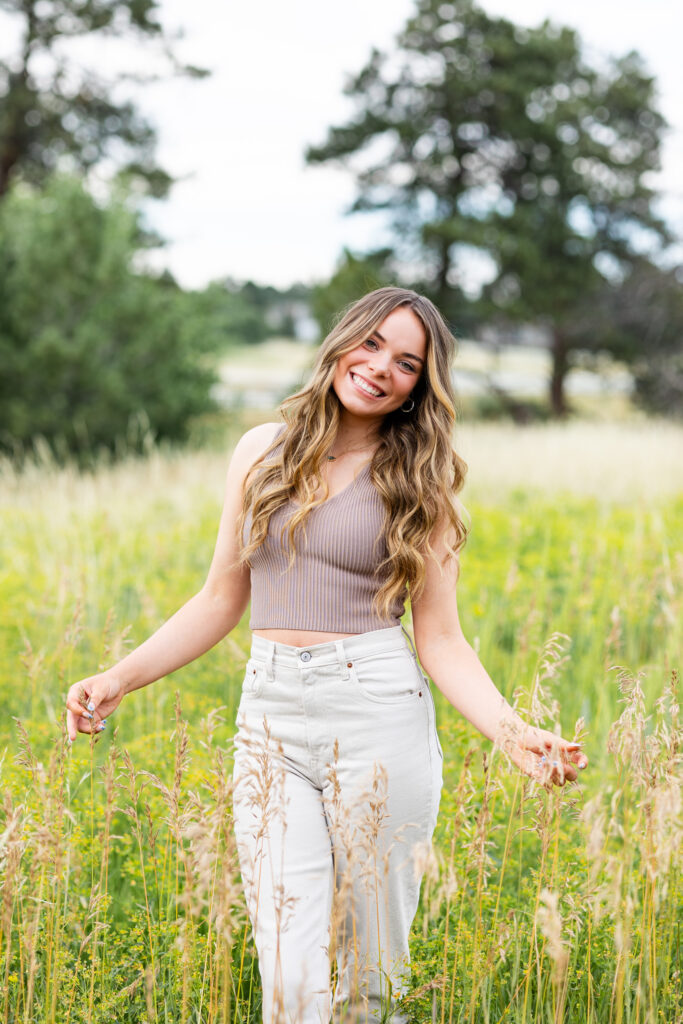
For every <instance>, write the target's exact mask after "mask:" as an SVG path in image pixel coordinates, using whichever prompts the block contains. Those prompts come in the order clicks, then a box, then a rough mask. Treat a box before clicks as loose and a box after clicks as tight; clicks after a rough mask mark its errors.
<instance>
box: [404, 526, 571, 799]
mask: <svg viewBox="0 0 683 1024" xmlns="http://www.w3.org/2000/svg"><path fill="white" fill-rule="evenodd" d="M432 547H433V548H434V556H435V557H428V558H427V570H426V580H425V587H424V590H423V591H422V593H421V594H420V595H419V597H416V598H415V599H414V600H413V602H412V610H413V625H414V628H415V643H416V646H417V652H418V656H419V658H420V661H421V662H422V665H423V667H424V669H425V671H426V672H427V674H428V675H429V676H430V677H431V678H432V679H433V680H434V682H435V683H436V685H437V686H438V688H439V689H440V690H441V692H442V693H443V695H444V696H445V697H446V700H448V702H449V703H450V704H452V705H453V707H454V708H456V709H457V710H458V711H460V713H461V714H463V715H464V716H465V718H466V719H467V720H468V721H469V722H471V723H472V725H473V726H474V727H475V728H476V729H478V730H479V732H480V733H482V735H484V736H486V738H487V739H490V740H493V741H494V742H496V743H498V744H499V745H500V746H502V747H503V748H504V749H505V750H506V751H507V752H508V754H509V755H510V757H511V759H512V760H513V761H514V763H515V764H516V765H517V766H518V767H519V768H521V769H522V771H524V772H526V773H527V774H529V775H537V776H538V775H541V776H542V777H544V778H545V779H547V780H548V781H553V782H559V783H563V782H564V781H565V780H566V779H569V780H571V781H573V780H574V779H576V768H575V765H576V766H578V767H579V768H585V767H586V765H587V763H588V759H587V758H586V755H585V754H584V753H583V752H582V751H581V750H580V746H579V744H578V743H569V742H567V741H566V740H564V739H562V737H560V736H555V735H554V734H553V733H551V732H548V731H547V730H545V729H538V728H535V727H534V726H530V725H528V724H527V723H526V722H524V721H523V719H522V718H520V716H519V715H518V714H517V713H516V711H514V709H513V708H512V707H511V706H510V704H508V702H507V701H506V700H505V698H504V697H503V695H502V694H501V693H500V691H499V690H498V689H497V688H496V687H495V685H494V683H493V681H492V680H491V678H490V676H489V675H488V673H487V672H486V669H485V668H484V666H483V665H482V663H481V662H480V661H479V658H478V657H477V655H476V654H475V652H474V650H473V649H472V647H471V646H470V644H469V643H468V642H467V640H466V639H465V636H464V635H463V632H462V628H461V626H460V620H459V618H458V607H457V598H456V584H457V575H458V564H457V561H456V559H454V558H449V559H448V561H447V562H446V564H445V565H443V566H442V565H441V563H442V562H443V558H444V555H445V553H446V547H445V544H444V541H443V534H442V533H441V534H438V533H437V536H436V537H435V538H434V540H433V542H432ZM551 752H552V753H551ZM541 758H545V760H544V761H541ZM550 761H553V762H554V764H550ZM558 762H559V763H558ZM546 763H547V764H548V768H547V769H544V768H543V765H545V764H546Z"/></svg>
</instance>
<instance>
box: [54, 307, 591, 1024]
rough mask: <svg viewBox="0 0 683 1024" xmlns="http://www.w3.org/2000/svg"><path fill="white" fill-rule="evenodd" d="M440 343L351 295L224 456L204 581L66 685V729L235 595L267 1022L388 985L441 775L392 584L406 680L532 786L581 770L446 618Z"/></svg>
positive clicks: (377, 1015) (180, 651)
mask: <svg viewBox="0 0 683 1024" xmlns="http://www.w3.org/2000/svg"><path fill="white" fill-rule="evenodd" d="M453 349H454V339H453V337H452V335H451V333H450V332H449V330H448V328H447V326H446V324H445V322H444V320H443V318H442V317H441V315H440V314H439V312H438V311H437V309H436V308H435V307H434V306H433V305H432V303H431V302H429V301H428V300H427V299H426V298H424V297H422V296H420V295H418V294H416V293H415V292H412V291H408V290H405V289H402V288H381V289H379V290H378V291H375V292H371V293H370V294H369V295H366V296H365V297H364V298H362V299H361V300H360V301H358V302H356V303H355V304H354V305H353V306H352V307H351V308H350V309H349V310H348V311H347V312H346V313H345V315H344V316H343V317H342V318H341V319H340V321H339V322H338V324H337V326H336V327H335V328H334V329H333V330H332V332H331V333H330V334H329V335H328V337H327V338H326V339H325V341H324V342H323V344H322V346H321V348H320V351H319V355H318V359H317V362H316V364H315V368H314V371H313V375H312V378H311V380H310V383H309V384H308V385H307V386H306V387H304V388H303V390H302V391H300V392H299V393H298V394H296V395H294V396H293V397H291V398H289V399H287V400H286V401H285V403H284V404H283V407H282V409H283V414H284V421H285V422H284V425H282V424H275V423H269V424H265V425H263V426H261V427H257V428H255V429H253V430H250V431H248V432H247V433H246V434H245V435H244V436H243V437H242V439H241V440H240V442H239V443H238V445H237V447H236V449H235V452H234V455H233V458H232V461H231V464H230V468H229V471H228V478H227V488H226V493H225V504H224V508H223V514H222V518H221V522H220V528H219V532H218V540H217V543H216V548H215V552H214V556H213V561H212V563H211V567H210V569H209V573H208V577H207V580H206V583H205V584H204V586H203V587H202V589H201V590H200V591H199V593H198V594H196V595H195V596H194V597H192V598H191V599H190V600H189V601H188V602H187V603H186V604H185V605H183V607H182V608H181V609H180V610H179V611H178V612H177V613H176V614H175V615H174V616H173V617H172V618H171V619H169V621H168V622H166V623H165V624H164V625H163V626H162V627H161V628H160V629H159V630H158V631H157V632H156V633H155V634H154V635H153V636H152V637H150V638H149V639H148V640H147V641H145V643H143V644H142V645H141V646H140V647H138V648H137V649H136V650H135V651H133V652H132V653H130V654H129V655H127V656H126V657H125V658H124V659H123V660H122V661H121V662H119V664H117V665H115V666H114V667H113V668H110V669H108V670H107V671H105V672H103V673H101V674H99V675H96V676H91V677H90V678H87V679H84V680H82V681H81V682H80V683H76V684H74V685H73V686H72V687H71V689H70V690H69V694H68V698H67V717H68V730H69V736H70V737H71V739H72V740H73V739H75V737H76V735H77V733H78V732H83V733H90V732H94V731H98V730H100V729H102V728H103V727H104V719H105V718H106V717H107V715H109V714H111V712H112V711H113V710H114V709H115V708H116V707H117V705H118V704H119V703H120V701H121V700H122V698H123V697H124V696H125V695H126V694H129V693H132V692H133V691H134V690H136V689H139V688H140V687H142V686H146V685H147V684H148V683H151V682H153V681H154V680H156V679H159V678H160V677H161V676H164V675H168V674H169V673H170V672H173V671H174V670H175V669H177V668H179V667H180V666H181V665H185V664H187V662H189V661H192V660H193V659H194V658H197V657H199V656H200V655H201V654H203V653H204V652H205V651H207V650H208V649H209V648H210V647H213V645H214V644H216V643H217V642H218V641H219V640H220V639H222V638H223V637H224V636H225V635H226V634H227V633H229V632H230V630H231V629H233V628H234V626H235V625H236V624H237V623H238V622H239V620H240V618H241V616H242V614H243V613H244V611H245V609H246V607H247V604H248V602H249V600H250V598H251V619H250V626H251V629H252V632H253V647H252V651H251V658H250V659H249V662H248V664H247V669H246V675H245V680H244V684H243V690H242V697H241V701H240V707H239V712H238V730H237V734H236V738H235V795H234V812H235V829H236V835H237V841H238V849H239V851H240V865H241V870H242V876H243V881H244V885H245V890H246V895H247V904H248V908H249V914H250V918H251V921H252V926H253V931H254V936H255V941H256V946H257V950H258V954H259V967H260V971H261V977H262V983H263V1019H264V1024H271V1022H275V1021H286V1022H288V1024H325V1022H326V1021H328V1020H329V1018H330V1015H331V1013H332V1012H333V1011H334V1012H335V1015H336V1016H338V1015H339V1014H340V1013H342V1012H343V1010H344V1009H345V1008H350V1010H351V1011H352V1019H354V1020H359V1019H370V1020H380V1019H382V1015H383V1014H385V1013H386V1012H387V1011H391V1009H392V1006H393V1002H394V1000H395V999H396V997H397V996H399V995H400V994H401V992H402V991H404V989H405V984H406V981H407V977H408V934H409V930H410V925H411V922H412V920H413V917H414V914H415V911H416V908H417V901H418V895H419V885H420V870H419V863H420V860H421V852H420V851H422V850H423V849H424V847H425V846H426V845H427V844H428V843H429V841H430V839H431V835H432V832H433V829H434V825H435V821H436V814H437V808H438V803H439V793H440V789H441V782H442V775H441V765H442V755H441V750H440V747H439V741H438V738H437V735H436V729H435V722H434V705H433V701H432V698H431V694H430V691H429V686H428V683H427V681H426V679H425V677H424V676H423V675H422V672H421V670H420V668H419V666H418V663H417V659H416V657H415V653H414V651H413V649H412V645H410V644H409V643H408V642H406V638H405V636H404V633H403V632H402V627H401V625H400V619H401V615H402V613H403V610H404V602H405V599H406V596H407V595H408V594H409V595H410V600H411V606H412V614H413V624H414V631H415V642H416V646H417V654H418V655H419V659H420V662H421V663H422V666H423V667H424V669H425V672H426V673H427V675H429V676H430V677H431V679H432V680H433V681H434V683H435V684H436V685H437V686H438V687H439V689H440V690H441V692H442V693H443V694H444V695H445V697H446V698H447V700H448V701H449V702H450V703H451V704H452V705H453V706H454V707H455V708H456V709H457V710H458V711H460V712H461V713H462V714H463V715H464V716H465V717H466V718H467V719H468V720H469V721H470V722H471V723H472V724H473V725H474V726H475V727H476V728H477V729H478V730H479V731H480V732H481V733H483V735H484V736H485V737H487V738H488V739H491V740H493V741H496V742H498V743H499V744H500V745H502V746H503V747H504V748H505V750H506V751H507V752H508V754H509V756H510V757H511V759H512V761H513V762H514V763H515V764H516V765H517V766H518V767H519V768H520V769H521V770H522V771H524V772H526V773H527V774H529V775H537V776H538V777H539V778H540V779H541V780H542V781H545V782H553V783H557V784H560V785H562V784H563V783H564V782H565V780H574V779H576V776H577V771H576V769H577V767H578V768H584V767H585V766H586V764H587V759H586V757H585V754H583V752H582V751H581V750H580V747H579V745H578V744H576V743H569V742H567V741H566V740H563V739H562V738H561V737H557V736H555V735H554V734H552V733H549V732H546V731H545V730H542V729H537V728H532V727H529V726H527V725H525V723H524V722H523V721H522V720H521V719H520V718H519V716H518V715H517V714H516V713H515V712H514V711H513V709H512V708H511V707H510V705H509V704H508V703H507V702H506V701H505V700H504V699H503V697H502V696H501V694H500V693H499V691H498V690H497V689H496V687H495V686H494V684H493V682H492V681H491V679H490V678H489V676H488V675H487V673H486V671H485V670H484V668H483V666H482V665H481V663H480V661H479V659H478V658H477V656H476V654H475V653H474V651H473V650H472V648H471V647H470V645H469V644H468V643H467V641H466V639H465V637H464V636H463V634H462V631H461V628H460V625H459V622H458V612H457V607H456V581H457V577H458V557H457V553H458V550H459V548H460V547H461V546H462V544H463V542H464V539H465V527H464V525H463V522H462V519H461V515H460V512H459V508H458V505H457V503H456V499H455V495H456V492H457V491H458V490H459V488H460V487H461V485H462V482H463V477H464V470H465V467H464V464H463V463H462V461H461V460H460V458H459V457H458V456H457V455H456V454H455V452H454V451H453V449H452V445H451V434H452V428H453V423H454V418H455V416H454V409H453V394H452V388H451V381H450V369H449V368H450V361H451V358H452V355H453ZM331 953H332V954H333V955H336V957H337V984H336V989H335V992H334V993H332V992H331V984H330V954H331ZM394 1019H396V1018H394Z"/></svg>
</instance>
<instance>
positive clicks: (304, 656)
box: [299, 651, 311, 661]
mask: <svg viewBox="0 0 683 1024" xmlns="http://www.w3.org/2000/svg"><path fill="white" fill-rule="evenodd" d="M299 657H300V658H301V660H302V661H310V660H311V652H310V651H302V652H301V654H300V655H299Z"/></svg>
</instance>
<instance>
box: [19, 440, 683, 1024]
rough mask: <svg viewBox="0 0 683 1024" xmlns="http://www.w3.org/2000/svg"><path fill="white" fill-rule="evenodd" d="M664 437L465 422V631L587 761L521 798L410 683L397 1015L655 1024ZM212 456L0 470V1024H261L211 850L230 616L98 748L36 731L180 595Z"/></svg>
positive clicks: (677, 607)
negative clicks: (410, 841) (407, 909)
mask: <svg viewBox="0 0 683 1024" xmlns="http://www.w3.org/2000/svg"><path fill="white" fill-rule="evenodd" d="M682 440H683V429H681V428H676V427H672V426H667V425H666V424H659V425H657V424H651V423H647V422H645V421H643V422H642V423H640V422H635V423H631V424H622V425H621V426H608V425H600V424H585V423H576V424H568V425H565V426H563V427H555V426H539V427H534V428H524V429H515V428H511V427H501V426H489V427H481V428H479V427H477V426H476V425H473V426H472V427H469V428H464V429H463V432H462V446H463V451H464V454H465V457H466V459H467V461H468V462H469V464H470V482H469V483H468V485H467V488H466V490H465V492H464V496H463V500H464V503H465V506H466V508H467V512H468V516H469V519H470V536H469V539H468V543H467V546H466V549H465V551H464V553H463V556H462V568H461V579H460V583H459V606H460V609H461V618H462V622H463V626H464V628H465V631H466V634H467V636H468V638H469V639H470V641H471V642H472V643H473V645H474V646H475V648H476V649H477V651H478V652H479V655H480V657H481V659H482V661H483V663H484V664H485V666H486V667H487V669H488V670H489V672H490V674H491V675H492V677H493V679H494V680H495V681H496V683H497V685H498V687H499V688H500V689H501V691H502V692H503V693H504V694H505V695H506V696H507V697H508V699H509V700H511V701H514V702H516V704H517V705H518V707H519V708H520V709H522V710H523V712H524V714H525V715H526V717H527V718H528V720H529V721H533V722H536V723H539V724H543V725H544V726H545V727H546V728H550V729H553V728H555V727H557V728H559V729H561V731H562V733H563V735H565V736H570V737H571V736H574V735H575V736H577V737H579V738H581V739H582V741H583V742H584V745H585V750H586V752H587V754H588V757H589V759H590V764H589V767H588V769H587V770H586V771H585V772H584V773H582V774H581V775H580V777H579V779H578V781H577V783H576V784H573V785H567V786H565V787H564V788H557V787H556V788H553V789H547V788H545V787H544V786H543V785H541V784H539V783H538V782H536V781H532V780H530V779H527V778H526V777H525V776H522V775H520V774H519V773H518V772H517V771H516V770H515V769H514V768H512V767H511V766H510V765H509V764H508V763H507V762H506V759H505V757H504V755H503V754H502V753H501V752H500V751H497V750H493V749H492V747H491V745H490V744H489V743H488V742H487V741H485V740H483V739H482V738H481V737H480V736H479V735H478V734H477V733H476V732H475V730H474V729H473V728H472V727H471V726H469V724H468V723H467V722H466V721H464V720H463V719H462V718H461V717H460V716H459V715H458V714H457V712H455V710H454V709H452V708H449V706H448V705H447V704H446V702H445V701H444V700H443V699H441V698H440V697H439V695H438V694H436V702H437V715H438V719H439V731H440V736H441V743H442V746H443V749H444V758H445V764H444V775H445V785H444V791H443V794H442V803H441V813H440V819H439V825H438V829H437V834H436V837H435V844H434V849H433V850H432V851H431V852H430V853H429V854H427V853H425V859H426V874H425V881H424V883H423V888H422V897H421V904H420V909H419V912H418V917H417V920H416V922H415V927H414V930H413V937H412V948H413V987H412V991H411V992H410V993H409V994H408V996H407V997H406V998H405V999H404V1000H403V1003H402V1008H403V1010H404V1012H406V1013H407V1014H409V1015H410V1018H411V1019H412V1020H414V1021H416V1022H418V1021H419V1022H428V1021H434V1022H445V1021H448V1022H449V1024H450V1022H471V1024H475V1022H476V1024H494V1022H495V1024H503V1022H505V1024H508V1022H509V1024H512V1022H514V1024H531V1022H534V1024H559V1022H566V1024H578V1022H584V1024H622V1022H623V1024H637V1022H643V1024H655V1022H666V1024H683V980H682V978H681V971H682V969H683V951H682V949H681V943H682V940H683V936H682V935H681V927H682V924H683V878H682V875H681V869H682V867H683V841H682V840H683V799H682V789H681V783H682V780H683V769H682V764H681V751H682V749H683V747H682V740H683V731H682V727H681V721H680V714H679V703H680V698H681V686H680V682H679V678H678V675H677V667H679V666H680V660H681V659H680V654H681V634H682V632H683V630H682V622H683V616H682V614H681V598H680V583H681V575H682V574H683V557H682V555H681V550H680V537H681V535H682V533H683V481H682V480H681V468H680V465H681V462H682V461H683V460H681V458H680V452H681V450H683V445H682V444H681V441H682ZM228 447H229V446H228ZM228 454H229V451H228V448H226V450H225V451H207V450H204V451H200V452H188V451H186V452H172V451H168V452H163V451H158V450H151V451H150V452H149V453H148V455H147V456H146V457H144V458H130V459H127V460H124V461H123V462H122V463H119V464H117V465H115V466H106V465H103V466H102V467H101V468H100V469H99V470H97V471H96V472H92V473H79V472H78V471H77V470H76V469H74V468H71V467H67V468H61V469H60V468H58V467H56V466H53V465H52V464H51V463H50V461H49V460H48V459H44V460H42V461H40V460H36V462H35V463H34V464H32V465H29V466H27V467H26V468H25V469H24V471H23V472H22V473H17V472H15V471H14V470H12V468H11V467H10V466H9V465H6V466H4V467H2V469H1V470H0V605H1V607H2V619H1V621H0V699H1V700H2V708H3V712H4V713H3V715H2V718H1V719H0V731H1V735H0V761H1V763H0V773H1V790H2V795H1V800H2V807H1V810H0V815H1V819H0V883H1V885H2V897H1V899H0V1021H3V1022H7V1024H9V1022H20V1021H22V1022H26V1024H27V1022H34V1021H35V1022H41V1024H42V1022H46V1024H48V1022H49V1024H56V1022H59V1024H67V1022H74V1024H82V1022H86V1021H87V1022H98V1024H99V1022H105V1021H106V1022H107V1024H112V1022H117V1024H123V1022H131V1024H132V1022H136V1024H142V1022H145V1024H158V1022H164V1024H166V1022H168V1024H171V1022H172V1024H184V1022H193V1024H194V1022H196V1024H199V1022H206V1024H209V1022H216V1024H218V1022H224V1024H227V1022H228V1021H231V1022H232V1021H235V1022H245V1024H246V1022H254V1024H256V1022H257V1021H259V1020H260V995H259V982H258V973H257V970H256V962H255V957H254V953H253V947H252V944H251V940H250V936H249V930H248V926H247V922H246V915H245V910H244V905H243V898H242V894H241V890H240V885H239V876H238V871H237V866H236V858H235V849H234V840H233V837H232V831H231V782H230V769H231V736H232V732H233V722H234V718H235V712H236V708H237V704H238V701H239V695H240V688H241V681H242V670H243V664H244V661H245V658H246V655H247V651H248V646H249V632H248V627H247V617H245V620H244V621H243V622H242V623H241V624H240V626H239V627H238V628H237V629H236V630H235V631H234V633H233V634H232V635H231V636H229V637H228V638H226V639H225V640H224V641H223V642H222V643H221V644H219V645H218V646H217V647H216V648H215V649H214V650H213V651H211V652H209V653H208V654H207V655H206V656H205V657H203V658H202V659H201V660H199V661H198V662H195V663H194V664H192V665H190V666H187V667H186V668H184V669H182V670H180V671H178V672H177V673H176V674H175V675H174V676H172V677H171V678H168V679H164V680H160V681H158V682H157V683H155V684H154V685H152V686H149V687H147V688H146V689H144V690H142V691H138V692H137V693H135V694H134V695H132V696H131V697H129V698H127V699H126V700H124V702H123V704H122V705H121V707H120V708H119V709H118V710H117V712H116V713H115V714H114V715H113V716H112V717H111V718H110V720H109V722H108V725H107V730H106V731H105V734H104V735H103V736H102V737H101V738H99V739H98V740H97V741H96V742H93V741H91V740H90V739H87V738H85V737H79V740H78V741H77V742H76V743H75V744H74V745H73V747H72V748H71V747H69V745H68V743H67V742H66V739H65V730H64V714H63V701H64V695H65V693H66V690H67V689H68V686H69V685H70V684H71V683H72V682H74V681H75V680H77V679H79V678H81V677H83V676H85V675H89V674H92V673H93V672H95V671H96V670H98V668H104V667H105V666H107V665H109V664H111V662H112V661H113V660H115V659H117V658H118V657H120V656H121V654H122V653H124V652H125V651H126V650H128V649H130V648H131V647H132V646H134V645H135V644H137V643H138V642H140V641H141V640H143V639H144V638H145V637H146V636H148V635H149V633H150V632H151V631H153V630H154V629H155V628H156V627H157V626H158V625H159V624H160V623H161V622H162V621H163V620H164V619H165V618H166V617H168V616H169V615H170V614H171V613H172V612H173V611H175V610H176V609H177V608H178V607H179V605H180V604H181V603H182V602H183V601H184V600H186V599H187V598H188V597H190V596H191V595H192V594H193V593H194V592H195V591H196V590H197V589H198V588H199V587H200V586H201V585H202V582H203V579H204V575H205V572H206V569H207V566H208V563H209V560H210V558H211V553H212V549H213V543H214V539H215V533H216V528H217V522H218V515H219V512H220V503H221V492H222V486H223V480H224V476H225V469H226V465H227V458H228ZM408 625H409V620H408Z"/></svg>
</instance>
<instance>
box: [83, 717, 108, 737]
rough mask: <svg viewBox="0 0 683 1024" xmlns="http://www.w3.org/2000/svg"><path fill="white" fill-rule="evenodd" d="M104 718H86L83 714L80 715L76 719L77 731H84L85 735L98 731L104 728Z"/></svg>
mask: <svg viewBox="0 0 683 1024" xmlns="http://www.w3.org/2000/svg"><path fill="white" fill-rule="evenodd" d="M105 725H106V719H101V720H100V719H97V720H95V719H94V718H92V719H90V718H86V717H85V715H81V716H80V717H79V719H78V731H79V732H84V733H86V735H90V734H92V733H100V732H102V730H103V729H104V728H105Z"/></svg>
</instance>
